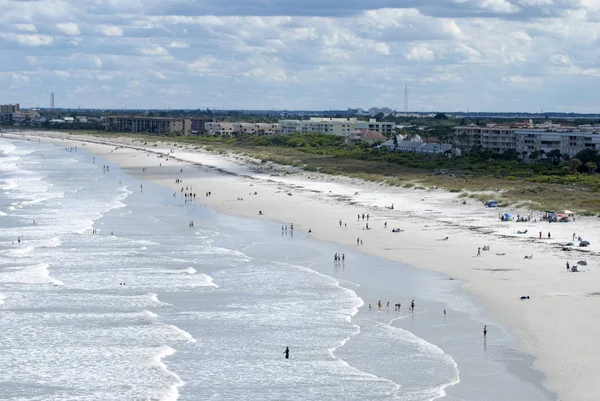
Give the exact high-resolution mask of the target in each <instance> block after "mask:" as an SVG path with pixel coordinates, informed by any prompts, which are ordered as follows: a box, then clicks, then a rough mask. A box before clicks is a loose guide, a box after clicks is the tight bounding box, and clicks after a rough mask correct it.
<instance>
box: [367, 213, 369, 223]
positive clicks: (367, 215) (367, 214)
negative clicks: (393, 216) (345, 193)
mask: <svg viewBox="0 0 600 401" xmlns="http://www.w3.org/2000/svg"><path fill="white" fill-rule="evenodd" d="M367 221H369V214H368V213H367Z"/></svg>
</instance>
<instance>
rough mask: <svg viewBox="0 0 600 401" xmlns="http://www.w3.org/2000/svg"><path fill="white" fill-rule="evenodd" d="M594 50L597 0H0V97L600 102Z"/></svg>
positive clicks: (201, 103)
mask: <svg viewBox="0 0 600 401" xmlns="http://www.w3.org/2000/svg"><path fill="white" fill-rule="evenodd" d="M325 3H326V4H325ZM598 49H600V0H327V1H323V0H0V103H2V104H4V103H20V104H21V105H22V107H36V106H40V107H49V105H50V93H51V92H53V93H55V104H56V107H65V108H66V107H71V108H74V107H81V108H123V107H125V108H143V109H147V108H154V109H159V108H162V109H164V108H186V109H196V108H202V109H205V108H217V109H221V108H225V109H263V110H264V109H267V110H268V109H276V110H283V109H287V110H326V109H346V108H348V107H352V108H356V107H361V108H369V107H390V108H392V109H396V110H399V111H402V110H403V109H404V87H405V85H407V86H408V92H409V95H408V109H409V110H411V111H467V110H470V111H499V112H506V111H529V112H540V111H545V112H552V111H567V112H571V111H572V112H582V113H591V112H600V102H598V100H597V89H598V88H599V87H600V64H599V63H600V51H599V50H598Z"/></svg>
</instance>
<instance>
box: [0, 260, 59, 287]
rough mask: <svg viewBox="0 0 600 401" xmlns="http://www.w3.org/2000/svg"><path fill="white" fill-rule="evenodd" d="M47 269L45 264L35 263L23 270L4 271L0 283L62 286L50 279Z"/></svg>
mask: <svg viewBox="0 0 600 401" xmlns="http://www.w3.org/2000/svg"><path fill="white" fill-rule="evenodd" d="M49 267H50V265H49V264H47V263H37V264H35V265H30V266H25V267H23V268H12V269H6V270H5V271H4V272H3V274H1V275H0V282H9V283H10V282H16V283H24V284H54V285H63V283H62V281H60V280H57V279H55V278H52V277H50V272H49V271H48V268H49Z"/></svg>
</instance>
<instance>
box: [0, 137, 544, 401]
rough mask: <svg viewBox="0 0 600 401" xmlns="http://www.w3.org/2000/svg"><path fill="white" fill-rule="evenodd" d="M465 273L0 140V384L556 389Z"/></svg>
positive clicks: (433, 395) (216, 389) (43, 389)
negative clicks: (425, 267) (324, 237)
mask: <svg viewBox="0 0 600 401" xmlns="http://www.w3.org/2000/svg"><path fill="white" fill-rule="evenodd" d="M195 168H196V169H197V171H198V175H200V176H201V175H202V174H207V175H208V174H218V172H215V171H212V170H209V169H202V168H200V167H195ZM194 192H197V193H203V189H202V188H195V189H194ZM192 221H193V223H194V224H193V227H191V226H190V222H192ZM336 252H337V253H343V254H344V255H345V261H344V262H343V263H339V262H338V263H336V262H334V260H333V255H334V253H336ZM460 285H461V283H459V282H458V281H456V280H451V279H450V278H449V277H445V276H443V275H440V274H436V273H431V272H426V271H419V270H416V269H413V268H411V267H410V266H407V265H403V264H400V263H395V262H391V261H388V260H384V259H381V258H377V257H373V256H369V255H365V254H362V253H360V252H356V250H354V249H344V248H341V247H339V246H337V245H335V244H331V243H319V242H316V241H313V240H311V239H310V238H309V237H308V236H307V235H306V234H304V233H294V232H293V231H292V230H291V229H290V228H289V227H288V229H287V230H286V229H285V228H282V227H281V225H279V224H275V223H270V222H265V221H260V220H255V219H243V218H238V217H232V216H227V215H223V214H219V213H217V212H215V211H214V210H211V209H209V208H207V207H205V206H202V205H201V204H200V203H196V202H186V201H185V199H184V198H182V197H181V194H179V193H176V194H173V193H172V192H171V191H170V190H169V189H166V188H162V187H158V186H155V185H153V184H151V183H149V182H144V181H140V180H139V179H138V178H136V177H134V176H132V175H130V174H129V173H128V172H127V171H124V170H121V169H120V168H119V167H118V166H116V165H114V164H109V163H108V162H106V161H103V160H102V159H101V158H99V157H94V156H92V155H91V154H89V153H87V152H85V146H79V147H77V148H70V147H66V148H65V147H63V146H60V145H56V144H50V143H43V142H33V141H24V140H16V139H7V138H2V139H0V332H1V333H2V336H1V338H0V399H2V400H164V401H169V400H190V401H191V400H207V399H212V400H322V399H328V400H344V401H350V400H403V401H417V400H419V401H420V400H434V399H440V400H515V399H527V400H533V401H536V400H551V399H555V398H556V397H554V396H553V395H552V394H550V393H549V392H548V391H546V390H544V388H543V387H542V386H541V383H542V381H543V380H544V376H543V375H542V374H541V373H539V372H537V371H535V370H534V369H532V368H531V365H532V363H533V359H532V358H531V357H530V356H528V355H525V354H522V353H520V352H519V351H517V347H516V340H515V335H514V334H513V333H511V331H510V329H509V328H506V327H503V326H502V325H500V324H498V323H497V322H495V321H494V319H493V318H492V317H490V316H489V315H488V314H487V312H486V311H485V310H484V309H482V308H481V307H479V306H478V305H477V304H476V303H475V302H474V300H473V299H472V298H471V297H469V296H468V295H467V294H465V293H464V292H462V290H461V288H460ZM412 299H414V300H415V303H416V306H415V310H414V312H409V311H408V306H409V304H410V301H411V300H412ZM380 300H381V301H382V303H383V307H382V308H381V309H380V308H379V307H378V301H380ZM387 302H390V305H391V306H390V308H387V307H386V305H387ZM396 303H401V308H400V310H399V311H395V310H394V304H396ZM369 304H370V305H371V306H370V307H369ZM444 309H445V310H446V311H447V316H444V314H443V310H444ZM484 324H487V326H488V329H489V334H488V338H487V339H486V340H485V341H484V340H483V336H482V333H481V330H482V328H483V325H484ZM286 347H289V349H290V359H285V357H284V350H285V348H286Z"/></svg>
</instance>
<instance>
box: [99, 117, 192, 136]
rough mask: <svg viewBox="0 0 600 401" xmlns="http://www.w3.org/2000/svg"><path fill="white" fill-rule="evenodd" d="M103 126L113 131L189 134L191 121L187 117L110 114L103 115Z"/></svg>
mask: <svg viewBox="0 0 600 401" xmlns="http://www.w3.org/2000/svg"><path fill="white" fill-rule="evenodd" d="M104 127H105V129H106V130H107V131H113V132H133V133H150V134H166V133H170V134H172V133H181V134H183V135H189V134H190V133H191V131H192V121H191V120H190V119H188V118H170V117H127V116H124V117H114V116H112V117H104Z"/></svg>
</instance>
